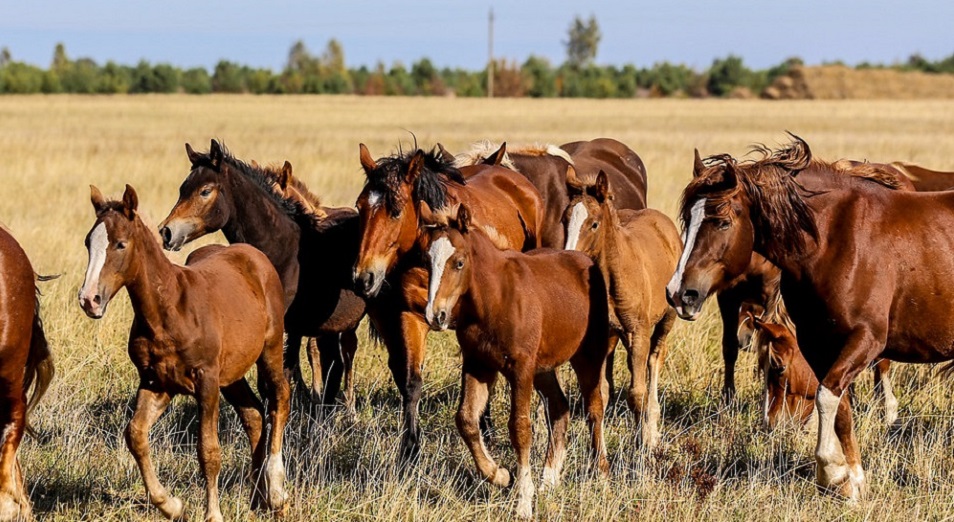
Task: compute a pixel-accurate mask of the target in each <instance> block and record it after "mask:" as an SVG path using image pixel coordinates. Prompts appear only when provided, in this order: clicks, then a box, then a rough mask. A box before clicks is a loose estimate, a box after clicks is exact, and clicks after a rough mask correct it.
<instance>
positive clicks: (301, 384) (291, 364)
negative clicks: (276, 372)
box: [284, 333, 321, 399]
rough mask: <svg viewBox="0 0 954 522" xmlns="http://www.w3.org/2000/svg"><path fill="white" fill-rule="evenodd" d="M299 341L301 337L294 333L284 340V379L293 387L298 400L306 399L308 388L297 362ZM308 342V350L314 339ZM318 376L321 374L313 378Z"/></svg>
mask: <svg viewBox="0 0 954 522" xmlns="http://www.w3.org/2000/svg"><path fill="white" fill-rule="evenodd" d="M301 339H302V336H301V335H298V334H294V333H289V334H288V336H287V337H286V339H285V355H284V365H285V379H286V380H287V381H288V384H289V385H290V386H294V388H295V394H296V396H297V397H298V398H300V399H306V398H307V396H308V386H307V385H306V384H305V377H304V376H303V375H302V373H301V361H300V360H299V357H300V355H301ZM308 341H309V350H310V349H311V344H310V343H311V342H314V339H309V340H308ZM318 375H321V373H320V372H319V373H316V374H315V376H318ZM319 386H320V384H319Z"/></svg>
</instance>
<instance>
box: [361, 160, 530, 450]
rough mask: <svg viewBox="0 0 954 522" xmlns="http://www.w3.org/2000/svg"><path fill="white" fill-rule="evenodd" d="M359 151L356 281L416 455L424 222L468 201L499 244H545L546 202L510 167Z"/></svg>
mask: <svg viewBox="0 0 954 522" xmlns="http://www.w3.org/2000/svg"><path fill="white" fill-rule="evenodd" d="M359 152H360V160H361V166H362V168H363V169H364V173H365V176H366V178H367V182H366V183H365V185H364V188H363V189H362V191H361V194H360V195H359V196H358V200H357V203H356V205H357V207H358V213H359V215H360V220H361V246H360V249H359V253H358V259H357V262H356V263H355V265H354V281H355V285H356V287H357V289H358V291H359V292H361V293H362V294H363V295H365V296H367V297H368V298H369V299H371V300H370V302H369V307H368V315H369V317H370V318H371V320H372V324H373V326H374V329H375V331H376V332H377V334H378V335H379V336H380V338H381V339H382V340H383V341H384V344H385V346H387V349H388V368H389V369H390V370H391V374H392V376H393V377H394V382H395V384H396V385H397V387H398V390H399V391H400V392H401V397H402V402H403V423H404V432H403V435H402V440H401V451H400V458H401V459H402V460H408V459H414V458H416V457H417V456H418V455H419V451H420V428H419V426H418V403H419V402H420V399H421V387H422V378H421V370H422V365H423V363H424V351H425V337H426V335H427V331H428V327H427V323H426V322H425V321H424V308H425V305H426V304H427V271H426V269H425V267H424V265H423V259H422V256H421V254H420V251H419V248H418V244H417V243H418V237H419V236H420V235H421V234H422V231H423V229H422V228H421V223H422V221H428V222H433V223H439V222H441V221H446V219H447V216H448V215H450V213H452V212H455V211H456V209H457V207H458V206H459V205H460V204H466V205H467V206H468V208H469V209H470V210H471V212H472V214H471V216H472V218H473V222H474V223H475V224H476V225H475V226H477V227H479V228H481V229H482V230H483V231H484V233H486V234H487V236H488V237H490V238H491V240H492V241H493V243H494V244H495V245H497V247H498V248H508V249H514V250H528V249H531V248H536V247H538V246H539V244H540V237H539V235H538V231H539V230H540V227H541V224H542V220H543V203H542V201H541V199H540V194H539V193H538V192H537V190H536V189H535V188H534V187H533V185H531V184H530V182H529V181H527V179H526V178H524V177H523V176H521V175H519V174H517V173H516V172H513V171H511V170H508V169H504V168H500V167H495V166H492V165H475V166H470V167H462V168H461V169H460V170H458V169H457V168H456V167H454V165H453V158H451V157H450V156H449V155H446V154H443V153H440V152H436V151H431V152H424V151H423V150H421V149H415V150H414V151H413V152H409V153H401V152H399V153H397V154H394V155H392V156H389V157H385V158H381V159H378V160H377V161H375V160H374V159H373V158H372V157H371V153H370V152H369V151H368V148H367V147H365V146H364V144H361V145H360V147H359ZM465 178H466V181H465ZM382 289H385V290H384V291H382Z"/></svg>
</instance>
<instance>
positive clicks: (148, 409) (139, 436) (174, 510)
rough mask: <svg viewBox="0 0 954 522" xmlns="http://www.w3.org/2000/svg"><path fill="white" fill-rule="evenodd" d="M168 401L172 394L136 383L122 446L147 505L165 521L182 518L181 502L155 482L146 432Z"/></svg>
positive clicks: (182, 507)
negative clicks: (133, 405) (136, 469)
mask: <svg viewBox="0 0 954 522" xmlns="http://www.w3.org/2000/svg"><path fill="white" fill-rule="evenodd" d="M171 400H172V395H170V394H169V393H167V392H165V391H157V390H151V389H149V388H146V387H145V386H144V385H143V384H140V385H139V391H138V392H137V394H136V410H135V411H134V412H133V416H132V419H131V420H130V421H129V424H128V425H127V426H126V433H125V436H126V446H127V447H128V448H129V452H130V453H132V456H133V458H134V459H136V465H138V466H139V473H140V474H142V480H143V482H144V483H145V485H146V495H147V496H148V497H149V502H151V503H152V505H154V506H156V507H157V508H159V511H161V512H162V514H163V515H165V516H166V518H170V519H173V520H179V519H183V518H185V507H184V506H183V504H182V501H181V500H179V499H178V498H176V497H174V496H172V495H170V494H169V492H168V491H166V488H164V487H163V486H162V484H161V483H160V482H159V477H157V476H156V469H155V467H154V466H153V464H152V458H151V457H150V455H149V430H151V429H152V426H153V425H154V424H155V423H156V421H157V420H159V417H160V416H161V415H162V413H163V412H165V411H166V408H168V407H169V402H170V401H171Z"/></svg>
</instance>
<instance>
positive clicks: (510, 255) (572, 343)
mask: <svg viewBox="0 0 954 522" xmlns="http://www.w3.org/2000/svg"><path fill="white" fill-rule="evenodd" d="M448 225H449V226H446V227H437V228H434V229H432V230H430V231H429V232H428V233H427V234H426V235H425V236H424V237H422V239H421V243H422V250H423V251H424V252H426V258H427V260H428V261H427V264H428V276H429V278H430V279H429V291H428V301H427V311H426V317H427V321H428V323H429V324H430V325H431V328H433V329H435V330H445V329H447V328H448V326H449V325H451V324H455V325H456V327H457V341H458V343H460V349H461V355H462V357H463V365H462V370H463V372H462V373H463V376H462V378H461V397H460V407H459V409H458V410H457V429H458V431H459V432H460V434H461V437H463V439H464V443H465V444H466V445H467V447H468V448H469V449H470V452H471V454H472V455H473V457H474V461H475V462H476V464H477V469H478V470H479V471H480V475H481V476H482V477H483V478H485V479H486V480H488V481H489V482H491V483H493V484H496V485H498V486H505V487H506V486H509V485H510V479H511V476H510V473H509V472H508V471H507V470H506V469H504V468H502V467H500V466H498V465H497V463H496V462H494V460H493V458H492V457H491V456H490V455H489V454H488V452H487V449H486V446H485V445H484V441H483V437H482V436H481V432H480V428H479V418H480V415H481V412H483V411H484V409H485V408H486V406H487V399H488V396H489V393H490V387H491V386H492V384H493V381H494V379H495V377H496V375H497V373H498V372H499V373H502V374H503V375H504V377H505V378H506V379H507V382H509V383H510V423H509V427H510V440H511V442H512V443H513V447H514V451H515V452H516V454H517V472H516V477H515V479H516V480H515V484H514V489H515V490H516V492H517V499H518V500H517V516H518V517H521V518H530V517H531V516H533V493H534V486H533V479H532V478H531V476H530V475H531V472H530V446H531V443H532V442H533V436H532V433H531V426H530V402H531V400H532V399H533V390H534V388H536V390H537V392H538V393H539V394H540V396H541V398H542V399H543V401H544V403H545V404H546V407H547V419H548V421H549V422H548V427H549V429H550V441H549V445H548V448H547V459H546V465H545V466H544V468H543V484H542V486H541V487H542V488H552V487H556V486H557V484H558V483H559V480H560V471H561V469H562V467H563V458H564V456H565V454H566V429H567V425H568V423H569V419H570V408H569V404H568V402H567V398H566V396H565V395H564V394H563V390H562V389H561V388H560V384H559V382H558V381H557V376H556V368H558V367H559V366H561V365H563V364H564V363H566V362H567V361H569V362H570V364H571V365H572V366H573V370H574V371H575V372H576V375H577V378H578V380H579V383H580V391H581V392H582V395H583V400H584V402H585V403H586V411H587V422H588V424H589V426H590V434H591V436H592V450H593V454H594V457H595V460H596V467H597V469H598V471H599V472H600V473H602V474H603V475H606V474H608V471H609V465H608V464H607V461H606V446H605V444H604V442H603V410H604V406H605V405H604V402H603V396H602V391H601V387H602V386H601V383H602V376H603V372H604V371H605V363H606V356H607V353H608V352H609V339H608V333H609V331H608V330H609V328H608V324H607V320H608V317H609V311H608V310H607V302H606V295H607V294H606V286H605V284H604V282H603V276H602V274H601V271H600V268H599V267H598V266H596V264H595V263H594V262H593V261H591V260H590V259H589V258H588V257H587V256H585V255H583V254H582V253H579V252H567V251H559V250H550V249H540V250H536V251H534V252H531V253H529V254H523V253H520V252H516V251H503V250H500V249H498V248H497V245H496V244H495V243H494V242H493V241H492V240H491V239H490V238H488V237H487V235H486V234H485V233H484V232H483V230H482V229H481V227H479V226H477V225H476V224H475V223H473V222H472V221H471V217H470V213H469V211H468V207H467V206H466V205H464V204H461V205H460V207H459V208H458V210H457V217H456V219H453V218H452V219H449V223H448ZM673 229H674V230H673V232H675V227H673ZM677 241H678V240H677ZM675 257H676V256H673V258H674V259H675ZM669 322H670V324H671V323H672V320H670V321H669Z"/></svg>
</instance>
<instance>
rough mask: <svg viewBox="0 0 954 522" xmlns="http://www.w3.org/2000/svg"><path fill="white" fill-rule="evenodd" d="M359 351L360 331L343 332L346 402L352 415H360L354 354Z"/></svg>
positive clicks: (342, 354)
mask: <svg viewBox="0 0 954 522" xmlns="http://www.w3.org/2000/svg"><path fill="white" fill-rule="evenodd" d="M357 353H358V332H357V331H356V330H355V329H351V330H345V331H344V332H341V358H342V359H343V360H344V401H345V402H344V403H345V411H347V412H348V415H350V416H351V417H356V416H357V415H358V410H357V408H356V404H355V396H354V356H355V354H357Z"/></svg>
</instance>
